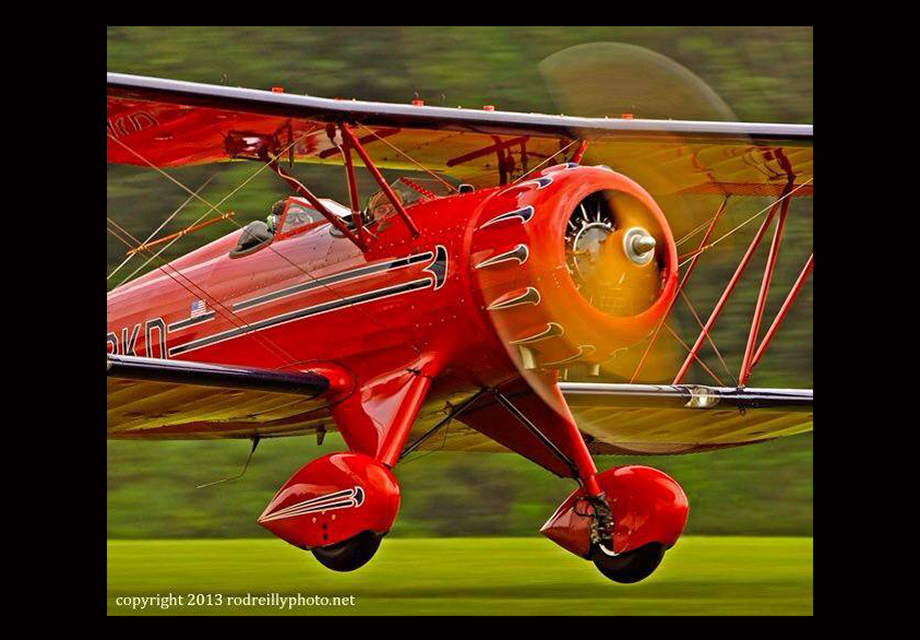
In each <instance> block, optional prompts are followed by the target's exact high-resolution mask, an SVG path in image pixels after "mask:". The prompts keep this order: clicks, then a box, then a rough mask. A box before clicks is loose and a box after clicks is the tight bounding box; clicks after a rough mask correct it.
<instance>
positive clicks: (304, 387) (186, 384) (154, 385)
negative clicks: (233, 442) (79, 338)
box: [106, 355, 329, 439]
mask: <svg viewBox="0 0 920 640" xmlns="http://www.w3.org/2000/svg"><path fill="white" fill-rule="evenodd" d="M107 378H108V379H107V385H108V391H107V414H106V427H107V432H108V437H109V438H171V439H182V438H247V437H252V436H253V435H259V436H272V435H288V434H290V433H294V432H298V433H299V432H303V431H305V430H307V429H306V427H305V425H306V424H308V423H310V422H311V421H312V420H314V418H315V416H316V413H317V412H318V411H320V410H321V409H322V408H323V407H324V406H325V405H326V402H325V400H323V394H324V392H325V391H326V389H328V387H329V381H328V380H327V379H326V378H325V377H323V376H321V375H319V374H316V373H310V372H307V373H289V372H283V371H270V370H267V369H254V368H250V367H230V366H223V365H210V364H203V363H197V362H186V361H182V360H160V359H156V358H141V357H135V356H119V355H107Z"/></svg>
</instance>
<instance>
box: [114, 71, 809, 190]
mask: <svg viewBox="0 0 920 640" xmlns="http://www.w3.org/2000/svg"><path fill="white" fill-rule="evenodd" d="M106 116H107V133H108V138H107V158H108V161H109V162H113V163H126V164H135V165H141V166H145V165H149V164H153V165H155V166H159V167H167V166H181V165H187V164H200V163H211V162H224V161H229V160H232V159H234V158H241V157H247V155H248V154H249V155H251V152H252V150H253V149H254V148H256V147H257V146H265V143H266V142H268V143H269V144H268V148H270V149H273V150H274V151H275V153H281V154H282V155H283V157H285V158H286V159H289V160H291V161H298V162H314V163H331V164H339V163H341V161H342V160H341V154H340V153H339V150H338V148H337V146H336V142H337V141H339V140H340V139H339V138H337V137H336V133H335V131H334V128H332V129H330V128H329V127H327V125H333V124H337V123H341V122H347V123H351V124H353V125H354V126H355V133H356V135H358V136H359V137H360V138H361V142H362V144H363V145H364V146H365V147H366V149H367V152H368V154H369V155H370V156H371V159H372V160H373V161H374V163H376V164H377V166H378V167H381V168H390V169H402V170H410V171H414V170H417V168H418V167H417V166H416V165H415V164H414V163H413V161H414V162H418V163H420V164H422V165H424V166H425V167H427V168H428V169H430V170H433V171H438V172H441V173H443V174H444V175H447V176H450V177H452V178H455V179H456V180H459V181H463V182H468V183H471V184H475V185H477V186H485V185H492V184H497V182H498V176H499V167H498V164H499V158H501V159H502V160H501V161H502V163H503V167H504V171H505V172H506V173H507V174H508V175H509V176H511V177H515V176H519V175H523V174H525V173H526V172H527V171H528V170H530V169H532V168H533V167H535V166H537V165H539V164H540V163H542V162H544V161H546V160H547V159H549V158H550V157H552V156H553V155H554V154H556V157H557V159H556V160H555V161H553V162H552V163H553V164H558V163H560V162H564V161H565V160H566V159H567V158H570V157H571V156H572V153H573V152H574V150H575V145H574V143H575V142H576V141H577V140H579V139H581V140H587V141H588V149H587V155H586V158H587V160H588V161H591V162H594V163H603V164H607V165H609V166H610V167H611V168H613V169H615V170H617V171H620V172H622V173H625V174H626V175H629V176H630V177H632V178H633V179H635V180H637V181H638V182H640V183H641V184H642V185H643V186H644V187H645V188H646V189H648V190H649V191H650V192H652V193H653V194H655V195H667V194H671V193H703V194H718V193H724V194H738V195H777V194H778V193H779V192H780V190H781V189H782V188H783V187H784V186H785V185H786V184H787V183H788V182H789V180H790V179H792V180H794V183H795V185H796V186H801V187H802V188H801V189H798V190H797V191H796V192H795V195H797V196H800V195H810V194H811V192H812V188H813V182H812V179H813V157H812V133H813V128H812V125H786V124H763V123H739V122H696V121H682V120H640V119H619V118H614V119H607V118H578V117H569V116H559V115H544V114H536V113H515V112H506V111H484V110H483V111H480V110H474V109H460V108H456V109H453V108H444V107H427V106H414V105H400V104H389V103H382V102H362V101H356V100H332V99H326V98H316V97H312V96H299V95H292V94H286V93H275V92H270V91H260V90H255V89H244V88H239V87H226V86H216V85H207V84H199V83H194V82H183V81H177V80H167V79H162V78H148V77H141V76H132V75H125V74H118V73H109V74H108V75H107V112H106ZM562 150H564V153H560V151H562ZM282 152H283V153H282ZM410 159H411V160H410Z"/></svg>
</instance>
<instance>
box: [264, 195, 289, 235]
mask: <svg viewBox="0 0 920 640" xmlns="http://www.w3.org/2000/svg"><path fill="white" fill-rule="evenodd" d="M286 203H287V200H279V201H278V202H276V203H275V204H273V205H272V212H271V213H270V214H268V217H267V218H266V219H265V224H266V225H268V230H269V231H271V232H272V233H274V232H275V228H276V227H277V226H278V223H279V222H280V221H281V214H282V213H284V205H285V204H286Z"/></svg>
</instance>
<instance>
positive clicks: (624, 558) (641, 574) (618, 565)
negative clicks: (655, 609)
mask: <svg viewBox="0 0 920 640" xmlns="http://www.w3.org/2000/svg"><path fill="white" fill-rule="evenodd" d="M662 558H664V546H663V545H661V544H658V543H655V542H653V543H650V544H647V545H644V546H641V547H639V548H638V549H633V550H632V551H627V552H626V553H623V554H620V555H618V556H608V555H607V554H605V553H604V552H603V551H601V550H600V549H598V550H596V551H595V552H594V554H593V555H592V557H591V559H592V560H593V561H594V566H596V567H597V570H598V571H600V572H601V573H603V574H604V576H605V577H607V578H609V579H610V580H613V581H614V582H619V583H621V584H632V583H634V582H639V581H640V580H645V579H646V578H648V577H649V576H650V575H652V572H653V571H655V569H657V568H658V565H659V564H661V559H662Z"/></svg>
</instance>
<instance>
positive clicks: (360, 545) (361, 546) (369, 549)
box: [311, 531, 383, 571]
mask: <svg viewBox="0 0 920 640" xmlns="http://www.w3.org/2000/svg"><path fill="white" fill-rule="evenodd" d="M382 539H383V536H378V535H377V534H376V533H374V532H373V531H363V532H361V533H359V534H358V535H356V536H354V537H351V538H349V539H348V540H342V541H341V542H337V543H335V544H331V545H329V546H328V547H314V548H313V549H311V551H312V552H313V556H314V557H315V558H316V559H317V560H319V562H320V564H322V565H323V566H324V567H326V568H327V569H332V570H333V571H354V570H355V569H357V568H359V567H363V566H364V565H365V564H367V562H368V560H370V559H371V558H373V557H374V554H375V553H377V548H378V547H380V541H381V540H382Z"/></svg>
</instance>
